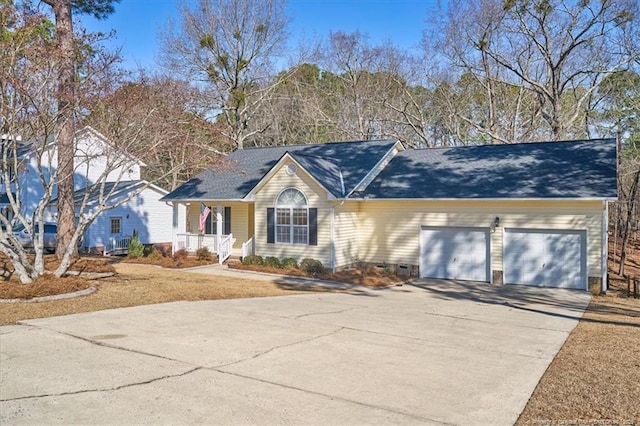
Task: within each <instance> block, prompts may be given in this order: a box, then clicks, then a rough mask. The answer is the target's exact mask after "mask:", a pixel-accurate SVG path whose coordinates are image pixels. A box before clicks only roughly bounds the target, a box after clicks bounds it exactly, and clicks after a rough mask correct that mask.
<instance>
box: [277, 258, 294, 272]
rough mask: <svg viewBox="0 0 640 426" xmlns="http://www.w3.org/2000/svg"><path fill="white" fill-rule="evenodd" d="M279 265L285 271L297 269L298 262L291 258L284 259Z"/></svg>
mask: <svg viewBox="0 0 640 426" xmlns="http://www.w3.org/2000/svg"><path fill="white" fill-rule="evenodd" d="M280 265H282V267H283V268H285V269H298V261H297V260H295V259H294V258H293V257H285V258H284V259H282V260H281V261H280Z"/></svg>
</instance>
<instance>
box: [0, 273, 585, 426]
mask: <svg viewBox="0 0 640 426" xmlns="http://www.w3.org/2000/svg"><path fill="white" fill-rule="evenodd" d="M478 285H479V286H482V288H481V289H480V290H477V289H474V288H473V286H472V285H471V284H459V283H452V282H426V281H420V282H418V283H417V285H415V286H413V285H411V286H407V285H405V286H403V287H392V288H388V289H385V290H377V291H376V290H368V291H367V292H363V293H357V294H355V295H354V294H345V293H312V294H305V295H295V296H285V297H266V298H254V299H236V300H218V301H203V302H176V303H167V304H159V305H149V306H140V307H135V308H126V309H115V310H108V311H101V312H93V313H86V314H77V315H69V316H64V317H56V318H48V319H39V320H29V321H24V322H23V323H22V324H21V325H13V326H4V327H0V423H1V424H3V425H4V424H26V423H29V424H38V423H47V424H51V423H66V424H68V423H80V424H106V423H110V424H138V423H141V424H144V423H146V424H194V423H200V424H202V423H205V424H356V423H357V424H389V423H393V424H417V423H421V424H434V425H440V424H459V425H488V424H491V425H511V424H513V423H514V421H515V420H516V419H517V417H518V415H519V413H520V412H521V410H522V409H523V407H524V405H525V404H526V402H527V400H528V398H529V396H530V394H531V392H532V391H533V389H534V388H535V386H536V384H537V383H538V380H539V379H540V377H541V376H542V374H543V373H544V371H545V369H546V368H547V366H548V364H549V363H550V361H551V360H552V359H553V357H554V356H555V354H556V353H557V351H558V350H559V348H560V347H561V346H562V344H563V342H564V341H565V339H566V337H567V336H568V334H569V333H570V332H571V330H572V329H573V328H574V327H575V325H576V323H577V321H578V319H579V318H580V317H581V315H582V313H583V310H584V308H585V307H586V306H587V304H588V301H589V295H588V294H587V293H584V292H573V291H566V290H545V289H534V288H522V287H506V288H499V289H496V288H495V287H491V286H488V285H484V286H483V285H482V284H476V286H478ZM469 293H471V294H469Z"/></svg>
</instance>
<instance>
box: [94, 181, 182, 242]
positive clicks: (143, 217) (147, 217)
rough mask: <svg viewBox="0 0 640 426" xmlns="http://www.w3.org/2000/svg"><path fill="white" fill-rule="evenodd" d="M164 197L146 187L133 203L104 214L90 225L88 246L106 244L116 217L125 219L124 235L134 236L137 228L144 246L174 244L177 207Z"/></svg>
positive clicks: (127, 203)
mask: <svg viewBox="0 0 640 426" xmlns="http://www.w3.org/2000/svg"><path fill="white" fill-rule="evenodd" d="M163 195H164V194H163V193H161V192H158V191H156V190H154V189H153V188H146V189H144V190H143V191H142V192H141V193H140V194H138V195H137V196H136V197H134V198H132V199H131V200H129V201H127V202H125V203H123V204H122V205H120V206H118V207H116V208H114V209H112V210H108V211H105V212H103V213H101V214H100V216H98V217H97V218H96V220H95V221H94V222H93V223H92V224H91V225H90V227H89V228H90V229H89V232H88V241H85V244H84V245H85V246H88V247H98V246H104V245H106V242H107V241H108V238H109V237H110V236H111V218H112V217H121V218H122V235H132V234H133V230H134V229H135V230H136V231H138V235H139V236H140V241H141V242H142V243H144V244H157V243H170V242H171V241H172V238H173V235H172V232H173V223H172V222H173V207H172V206H171V205H170V204H167V203H165V202H163V201H160V198H161V197H162V196H163ZM181 209H182V210H183V212H182V213H180V214H181V215H182V216H183V217H184V207H181Z"/></svg>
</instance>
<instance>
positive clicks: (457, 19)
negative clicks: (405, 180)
mask: <svg viewBox="0 0 640 426" xmlns="http://www.w3.org/2000/svg"><path fill="white" fill-rule="evenodd" d="M637 23H638V5H637V2H635V1H633V0H603V1H598V2H582V1H568V2H561V1H554V0H509V1H506V2H503V1H498V0H473V1H464V2H463V1H453V2H450V3H449V8H448V11H447V14H446V18H445V20H444V22H443V23H442V26H441V27H439V29H440V31H439V33H440V34H441V35H442V36H441V37H439V38H438V42H439V46H440V52H441V54H443V55H447V56H448V57H449V58H450V59H451V61H452V63H453V64H454V65H455V66H457V67H459V69H461V70H462V72H464V73H468V74H469V75H471V76H473V78H474V79H475V80H476V83H477V84H478V85H480V86H481V87H482V88H483V90H484V91H485V99H484V114H483V115H484V117H485V123H486V124H485V125H484V126H482V129H481V130H482V131H483V132H485V133H486V134H488V135H489V136H490V137H491V138H492V139H494V140H500V139H501V136H500V134H502V133H503V134H505V135H509V133H513V132H509V131H508V129H505V131H504V132H502V131H501V130H500V127H502V125H501V123H500V120H499V114H500V113H501V111H500V108H499V105H498V104H497V102H498V99H497V98H498V97H499V96H500V91H503V90H505V89H508V88H509V87H513V88H514V89H515V90H516V91H517V94H518V96H516V97H515V98H514V99H515V100H516V101H518V102H516V103H515V104H514V105H513V106H516V105H519V100H520V99H523V100H525V101H527V102H529V98H530V97H532V98H533V99H534V100H535V102H536V108H535V110H534V111H533V113H534V114H533V115H532V117H531V118H532V119H529V117H528V116H530V115H531V112H528V111H527V113H526V114H525V115H524V116H523V117H518V118H517V119H516V120H515V121H514V120H512V121H511V123H512V124H518V123H520V124H521V125H523V126H525V125H529V126H533V127H537V126H539V125H540V122H542V123H544V125H545V127H546V131H545V132H539V131H530V132H529V133H528V134H525V136H527V137H529V138H531V139H549V138H551V139H553V140H558V139H562V138H568V137H580V136H582V135H583V134H584V127H583V126H582V123H583V121H584V115H585V113H586V112H585V111H586V110H587V109H588V107H589V100H590V98H591V96H592V95H593V92H594V90H595V89H596V88H597V87H598V85H599V84H600V83H601V81H602V79H603V78H604V77H606V76H607V75H609V74H611V73H613V72H615V71H617V70H620V69H624V68H625V67H626V66H628V64H629V63H630V62H631V61H633V60H634V57H637V55H638V46H637V41H636V42H635V43H634V42H633V39H634V38H635V37H637V32H636V31H637V29H636V26H637ZM520 89H525V90H526V91H527V92H529V94H527V93H524V92H522V91H521V90H520ZM502 112H504V110H503V111H502ZM538 116H539V117H540V118H541V119H542V120H541V121H539V120H537V117H538ZM472 122H473V123H475V122H477V121H476V120H472Z"/></svg>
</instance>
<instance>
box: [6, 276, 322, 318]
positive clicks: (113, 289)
mask: <svg viewBox="0 0 640 426" xmlns="http://www.w3.org/2000/svg"><path fill="white" fill-rule="evenodd" d="M114 267H115V270H116V272H117V274H118V275H116V276H114V277H111V278H106V279H102V280H93V281H91V285H93V286H94V287H96V288H97V291H96V292H95V293H93V294H90V295H88V296H84V297H79V298H75V299H65V300H55V301H49V302H34V303H26V302H18V303H11V304H3V305H1V306H0V325H4V324H12V323H15V322H16V321H20V320H23V319H30V318H46V317H51V316H57V315H68V314H75V313H80V312H94V311H99V310H103V309H113V308H122V307H129V306H139V305H148V304H153V303H164V302H175V301H183V300H216V299H234V298H242V297H263V296H281V295H290V294H302V293H304V292H309V291H313V289H305V290H304V291H301V290H297V289H289V288H287V287H286V286H284V285H279V284H277V283H274V282H268V281H252V280H248V279H241V278H231V277H220V276H215V275H202V274H193V273H189V272H184V271H172V270H167V269H162V268H158V267H156V266H150V265H136V264H130V263H119V264H116V265H114ZM3 284H4V283H1V282H0V286H2V285H3Z"/></svg>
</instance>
